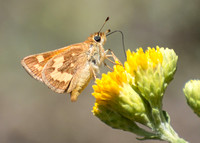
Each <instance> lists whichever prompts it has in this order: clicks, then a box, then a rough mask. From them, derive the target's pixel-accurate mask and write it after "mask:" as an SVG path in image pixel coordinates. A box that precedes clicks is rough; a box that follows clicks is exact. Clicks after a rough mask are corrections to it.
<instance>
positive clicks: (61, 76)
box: [50, 70, 72, 83]
mask: <svg viewBox="0 0 200 143" xmlns="http://www.w3.org/2000/svg"><path fill="white" fill-rule="evenodd" d="M50 76H51V77H52V78H53V80H58V81H60V82H62V81H64V82H65V83H66V82H68V81H70V80H71V78H72V75H71V74H68V73H66V72H63V73H61V72H58V71H57V70H54V71H53V72H52V73H50Z"/></svg>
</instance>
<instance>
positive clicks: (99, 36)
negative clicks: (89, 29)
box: [88, 29, 110, 45]
mask: <svg viewBox="0 0 200 143" xmlns="http://www.w3.org/2000/svg"><path fill="white" fill-rule="evenodd" d="M109 32H110V29H109V30H107V31H106V32H95V33H94V34H92V35H91V36H90V37H88V41H89V42H92V43H96V44H97V45H98V44H100V45H104V44H105V42H106V39H107V38H106V35H107V33H109Z"/></svg>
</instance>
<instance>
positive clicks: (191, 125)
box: [0, 0, 200, 143]
mask: <svg viewBox="0 0 200 143" xmlns="http://www.w3.org/2000/svg"><path fill="white" fill-rule="evenodd" d="M107 16H110V20H109V22H107V24H106V25H105V27H104V29H103V31H105V30H107V29H111V30H113V31H114V30H121V31H123V33H124V35H125V45H126V49H131V50H135V49H136V48H138V47H143V48H146V47H148V46H151V47H155V46H156V45H159V46H163V47H169V48H171V49H174V50H175V52H176V53H177V55H178V56H179V60H178V70H177V72H176V74H175V79H174V80H173V81H172V83H171V84H170V85H169V87H168V89H167V91H166V94H165V96H164V100H163V108H164V110H166V111H168V113H169V115H170V117H171V124H172V126H173V128H174V129H175V130H176V131H177V133H178V134H179V136H180V137H182V138H184V139H186V140H188V141H189V142H191V143H197V142H199V139H200V137H199V135H200V119H199V118H198V117H197V116H196V115H195V114H193V111H192V110H191V109H190V108H189V107H188V106H187V103H186V100H185V97H184V95H183V92H182V88H183V86H184V84H185V82H186V81H188V80H190V79H195V78H200V1H198V0H190V1H188V0H176V1H174V0H167V1H164V0H163V1H159V0H150V1H144V0H127V1H124V0H115V1H108V0H98V1H97V0H93V1H90V0H80V1H77V0H74V1H70V0H57V1H50V0H0V81H1V83H0V142H1V143H46V142H48V143H93V142H95V143H109V142H115V143H122V142H123V143H129V142H148V143H153V142H159V141H137V140H136V136H135V135H134V134H132V133H129V132H124V131H121V130H115V129H112V128H110V127H108V126H106V125H105V124H104V123H102V122H101V121H100V120H99V119H98V118H96V117H95V116H93V115H92V113H91V110H92V107H93V105H94V102H95V99H94V97H93V96H92V95H91V93H92V92H93V89H92V84H94V81H92V82H91V84H89V85H88V87H87V88H86V89H85V90H84V92H83V93H82V94H81V95H80V96H79V99H78V101H77V102H76V103H71V102H70V97H69V95H68V94H57V93H54V92H52V91H51V90H50V89H48V88H47V87H46V86H45V85H44V84H42V83H40V82H38V81H36V80H34V79H33V78H31V77H30V76H29V75H28V74H27V73H26V71H25V70H24V69H23V68H22V66H21V64H20V61H21V59H22V58H23V57H25V56H28V55H31V54H36V53H41V52H45V51H50V50H55V49H57V48H61V47H63V46H66V45H70V44H74V43H78V42H83V41H84V40H85V39H86V38H87V37H88V36H89V35H90V34H91V33H93V32H97V31H98V30H99V29H100V27H101V26H102V24H103V22H104V20H105V18H106V17H107ZM109 48H110V49H112V50H113V51H114V53H116V55H117V56H118V57H119V59H120V60H121V61H122V62H124V61H125V58H124V54H123V50H122V43H121V36H120V35H119V34H113V35H112V36H109V37H108V41H107V43H106V45H105V49H109ZM101 71H102V72H107V69H106V68H104V67H102V70H101Z"/></svg>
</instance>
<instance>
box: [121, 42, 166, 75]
mask: <svg viewBox="0 0 200 143" xmlns="http://www.w3.org/2000/svg"><path fill="white" fill-rule="evenodd" d="M162 61H163V56H162V53H161V52H160V49H159V47H158V46H157V48H156V50H155V48H152V49H151V48H150V47H148V50H147V51H146V52H145V53H144V52H143V49H142V48H139V49H137V52H136V53H135V52H132V53H131V51H130V50H128V51H127V62H125V64H124V66H125V70H126V71H127V72H128V73H130V74H131V75H133V76H134V75H135V72H136V71H137V70H138V68H141V69H143V70H146V69H147V68H149V67H153V68H155V67H156V66H157V64H159V63H161V64H162Z"/></svg>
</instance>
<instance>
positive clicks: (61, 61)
mask: <svg viewBox="0 0 200 143" xmlns="http://www.w3.org/2000/svg"><path fill="white" fill-rule="evenodd" d="M87 52H88V47H87V46H86V47H84V45H82V44H77V45H72V47H71V48H70V49H68V50H66V51H65V52H63V53H60V54H59V55H57V56H55V57H53V58H52V59H50V60H49V61H48V62H47V64H46V65H45V67H44V69H43V71H42V80H43V82H44V83H45V84H46V85H47V86H48V87H49V88H51V89H52V90H53V91H55V92H58V93H64V92H71V91H72V90H73V89H74V88H75V87H76V84H77V82H78V80H79V79H77V77H78V75H81V74H82V71H83V69H84V68H85V66H86V64H87V60H88V59H87V58H88V55H87ZM87 72H89V71H88V70H87ZM89 75H90V74H89ZM74 79H76V80H74Z"/></svg>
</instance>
